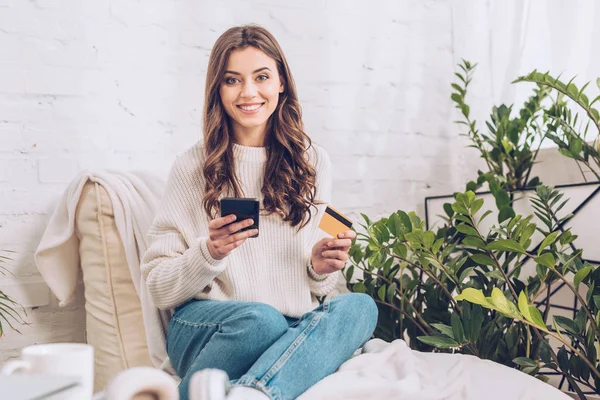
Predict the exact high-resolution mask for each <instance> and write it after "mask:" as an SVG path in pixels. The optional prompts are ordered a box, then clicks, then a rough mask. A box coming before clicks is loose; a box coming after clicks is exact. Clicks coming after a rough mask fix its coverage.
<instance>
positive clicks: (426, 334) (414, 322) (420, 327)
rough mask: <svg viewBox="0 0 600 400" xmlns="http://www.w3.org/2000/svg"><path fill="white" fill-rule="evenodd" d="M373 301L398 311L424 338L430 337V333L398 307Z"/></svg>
mask: <svg viewBox="0 0 600 400" xmlns="http://www.w3.org/2000/svg"><path fill="white" fill-rule="evenodd" d="M373 300H375V303H379V304H383V305H384V306H388V307H390V308H392V309H394V310H396V311H398V312H399V313H400V314H402V315H404V316H405V317H406V318H408V319H409V320H410V321H411V322H412V323H413V324H415V326H416V327H417V328H418V329H419V330H420V331H421V332H423V334H424V335H425V336H430V333H431V332H427V331H426V330H425V329H424V328H423V327H422V326H421V325H420V324H419V323H418V322H417V321H416V320H415V319H414V318H413V317H412V316H411V315H410V314H409V313H407V312H406V311H404V310H401V309H399V308H398V307H396V306H394V305H393V304H390V303H386V302H384V301H381V300H377V299H373ZM432 331H433V330H432Z"/></svg>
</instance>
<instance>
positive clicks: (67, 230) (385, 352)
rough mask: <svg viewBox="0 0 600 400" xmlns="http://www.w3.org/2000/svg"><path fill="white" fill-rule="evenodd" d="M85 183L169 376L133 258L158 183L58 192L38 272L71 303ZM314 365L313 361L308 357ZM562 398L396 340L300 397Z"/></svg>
mask: <svg viewBox="0 0 600 400" xmlns="http://www.w3.org/2000/svg"><path fill="white" fill-rule="evenodd" d="M88 180H92V181H94V182H98V183H99V184H101V185H102V186H104V187H105V188H106V190H107V192H108V194H109V195H110V198H111V201H112V204H113V208H114V214H115V222H116V225H117V229H118V231H119V235H120V237H121V240H122V241H123V244H124V247H125V252H126V258H127V262H128V264H129V269H130V272H131V276H132V279H133V283H134V285H135V287H136V290H137V291H138V295H139V296H140V299H141V303H142V312H143V316H144V325H145V328H146V336H147V340H148V348H149V352H150V356H151V359H152V362H153V364H154V365H155V366H156V367H161V368H162V369H164V370H166V371H167V372H169V373H171V374H174V372H173V370H172V369H171V368H170V363H169V362H168V357H167V353H166V343H165V340H166V328H167V325H168V318H169V315H168V314H167V313H165V312H161V311H159V310H158V309H157V308H156V307H154V305H153V304H152V301H151V299H150V297H149V294H148V292H147V290H146V285H145V282H144V281H143V280H142V279H141V273H140V268H139V267H140V257H141V255H142V254H143V253H144V252H145V251H146V248H147V241H146V240H147V239H146V233H147V231H148V230H149V228H150V225H151V223H152V219H153V216H154V213H155V210H156V207H157V205H158V202H159V199H160V195H161V193H162V190H163V183H162V182H160V180H158V179H157V178H156V177H155V176H152V175H150V174H146V173H119V172H102V173H94V174H92V173H83V174H81V175H80V176H78V177H77V178H76V179H75V180H74V181H73V182H72V183H71V184H70V185H69V187H68V189H67V190H66V192H65V193H64V195H63V197H62V199H61V200H60V203H59V204H58V206H57V208H56V210H55V212H54V214H53V215H52V217H51V219H50V222H49V224H48V227H47V229H46V231H45V233H44V235H43V237H42V240H41V242H40V245H39V246H38V249H37V251H36V254H35V259H36V263H37V266H38V269H39V271H40V273H41V274H42V276H43V277H44V279H45V280H46V282H47V283H48V286H49V287H50V289H51V290H52V292H53V293H54V294H55V295H56V296H57V298H58V299H59V301H60V304H61V305H65V304H68V303H69V302H70V301H72V300H73V298H74V294H75V289H76V284H77V276H78V271H79V242H78V239H77V236H76V235H75V229H74V228H75V210H76V208H77V204H78V203H79V198H80V196H81V191H82V189H83V185H84V184H85V183H86V182H87V181H88ZM315 362H318V360H315ZM335 399H340V400H341V399H345V400H352V399H355V400H367V399H369V400H370V399H402V400H483V399H486V400H509V399H510V400H530V399H531V400H533V399H544V400H566V399H570V398H569V397H568V396H566V395H565V394H562V393H561V392H560V391H558V390H557V389H555V388H553V387H551V386H550V385H548V384H545V383H543V382H541V381H539V380H537V379H535V378H532V377H530V376H528V375H525V374H523V373H521V372H519V371H517V370H515V369H511V368H508V367H505V366H502V365H500V364H496V363H493V362H491V361H486V360H481V359H479V358H476V357H472V356H465V355H459V354H454V355H453V354H434V353H420V352H417V351H414V350H411V349H410V348H409V347H408V346H407V345H406V343H405V342H404V341H402V340H396V341H394V342H392V343H386V342H384V341H382V340H379V339H374V340H371V341H369V342H368V343H367V344H366V345H365V346H364V348H363V353H362V354H360V355H357V356H355V357H353V358H351V359H350V360H348V361H347V362H346V363H344V364H343V365H342V366H341V367H340V368H339V370H338V371H337V372H336V373H334V374H333V375H330V376H329V377H327V378H325V379H323V380H322V381H320V382H319V383H317V384H316V385H315V386H313V387H312V388H310V389H309V390H308V391H307V392H305V393H304V394H303V395H302V396H300V400H335Z"/></svg>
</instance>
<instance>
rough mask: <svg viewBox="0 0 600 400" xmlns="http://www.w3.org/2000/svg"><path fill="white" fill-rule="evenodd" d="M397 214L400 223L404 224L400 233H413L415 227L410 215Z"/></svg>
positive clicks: (401, 212) (399, 212) (400, 212)
mask: <svg viewBox="0 0 600 400" xmlns="http://www.w3.org/2000/svg"><path fill="white" fill-rule="evenodd" d="M396 214H398V216H399V217H400V221H401V222H402V227H401V228H399V230H398V233H406V232H412V229H413V226H412V222H411V221H410V217H409V216H408V214H407V213H405V212H404V211H397V212H396Z"/></svg>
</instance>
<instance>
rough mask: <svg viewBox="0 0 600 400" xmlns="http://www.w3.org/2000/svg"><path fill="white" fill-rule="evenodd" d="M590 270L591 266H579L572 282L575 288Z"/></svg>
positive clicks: (577, 287)
mask: <svg viewBox="0 0 600 400" xmlns="http://www.w3.org/2000/svg"><path fill="white" fill-rule="evenodd" d="M591 271H592V267H589V266H588V267H584V268H581V269H580V270H579V271H577V273H576V274H575V278H573V283H574V284H575V289H579V284H580V283H581V282H582V281H583V280H584V279H585V278H586V277H587V276H588V275H589V273H590V272H591Z"/></svg>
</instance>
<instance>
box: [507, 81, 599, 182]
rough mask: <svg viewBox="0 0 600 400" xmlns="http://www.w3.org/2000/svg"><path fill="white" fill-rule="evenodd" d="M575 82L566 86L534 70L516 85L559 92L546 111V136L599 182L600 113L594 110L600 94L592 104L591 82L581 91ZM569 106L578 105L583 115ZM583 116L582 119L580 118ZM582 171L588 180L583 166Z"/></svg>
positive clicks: (570, 82)
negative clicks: (589, 87)
mask: <svg viewBox="0 0 600 400" xmlns="http://www.w3.org/2000/svg"><path fill="white" fill-rule="evenodd" d="M574 79H575V78H573V79H571V80H570V81H569V82H567V83H564V82H562V81H560V76H559V77H553V76H551V75H550V74H549V73H545V74H542V73H540V72H537V71H533V72H531V73H530V74H528V75H525V76H521V77H519V78H517V79H516V80H515V82H531V83H535V84H536V85H537V87H543V88H546V89H547V90H549V91H551V92H552V93H556V98H555V99H554V101H553V104H552V106H551V107H550V108H548V109H545V110H544V114H545V116H546V120H547V121H548V123H547V133H546V136H547V137H548V138H549V139H551V140H552V141H553V142H554V143H556V145H557V146H558V151H559V152H560V153H561V154H562V155H564V156H566V157H569V158H572V159H574V160H575V161H576V162H577V165H579V164H583V165H585V166H586V167H587V168H588V169H589V171H590V172H592V173H593V174H594V176H595V178H596V180H598V181H600V152H599V151H600V148H599V145H600V141H599V134H600V112H598V109H596V108H594V107H593V106H594V104H595V103H599V104H600V95H598V96H597V97H595V98H594V99H593V100H591V101H590V100H589V98H588V96H587V95H586V93H585V91H586V88H587V87H588V85H589V84H590V82H588V83H586V84H585V85H583V87H581V89H579V88H578V87H577V86H576V85H575V83H573V81H574ZM596 85H597V86H598V89H600V78H597V79H596ZM570 104H573V105H575V106H576V107H577V109H579V110H580V112H582V114H579V113H578V112H576V111H573V109H572V108H571V107H570ZM581 115H583V117H581V118H580V116H581ZM580 170H581V172H582V175H583V177H584V179H585V175H584V174H583V170H582V169H581V167H580Z"/></svg>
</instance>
